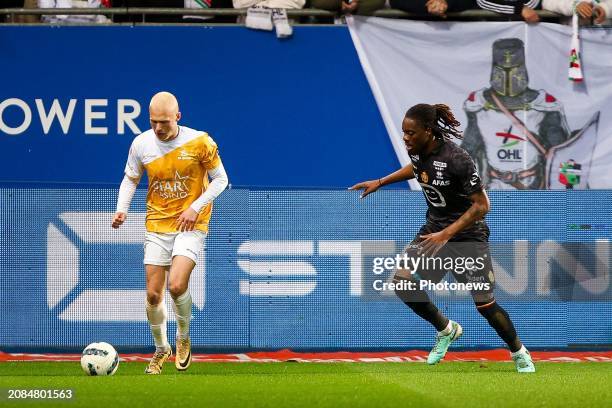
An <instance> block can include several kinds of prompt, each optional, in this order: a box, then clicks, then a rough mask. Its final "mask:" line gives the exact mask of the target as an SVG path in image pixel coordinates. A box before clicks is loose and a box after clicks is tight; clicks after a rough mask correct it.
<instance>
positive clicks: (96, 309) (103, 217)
mask: <svg viewBox="0 0 612 408" xmlns="http://www.w3.org/2000/svg"><path fill="white" fill-rule="evenodd" d="M113 214H114V213H111V212H65V213H61V214H59V216H58V218H57V219H56V220H54V221H53V222H50V223H49V224H48V225H47V306H48V308H49V310H50V311H51V313H53V314H56V315H57V316H58V317H59V319H61V320H67V321H146V320H147V317H146V314H145V312H144V306H143V305H144V301H145V299H146V290H145V288H144V271H143V266H142V263H140V264H139V265H137V266H134V268H138V269H137V270H134V271H133V272H131V273H139V274H142V279H143V282H142V289H131V288H125V287H122V282H123V281H124V274H125V273H127V272H130V271H128V270H126V268H130V266H129V265H122V263H121V260H118V263H119V265H121V266H119V268H120V270H118V269H117V266H116V265H115V266H113V265H112V264H111V263H110V262H109V264H108V265H100V264H99V263H100V261H99V259H105V257H103V256H102V251H103V252H112V251H114V250H116V246H117V245H133V244H138V245H142V244H143V237H144V234H145V229H144V218H145V213H130V215H129V217H128V220H127V221H126V223H125V225H123V226H122V227H121V228H120V229H118V230H114V229H112V228H111V227H110V224H109V223H110V220H111V219H112V217H113ZM113 247H115V249H113ZM88 249H89V250H88ZM84 257H96V259H94V260H91V259H89V260H86V259H84ZM106 258H107V257H106ZM199 259H200V260H201V262H198V264H197V265H196V267H195V268H194V270H193V273H192V275H191V281H190V288H191V289H192V290H191V295H192V298H193V304H194V306H195V307H196V308H197V309H199V310H202V309H204V303H205V290H204V289H205V275H206V274H205V269H204V265H205V263H206V262H205V259H204V250H203V248H202V249H201V250H200V253H199ZM85 261H89V262H85ZM92 261H93V262H92ZM86 265H96V267H95V268H93V267H87V266H86ZM94 269H95V270H94ZM101 270H102V271H103V273H104V275H105V276H104V277H99V274H100V273H101ZM91 277H95V279H94V280H97V281H100V280H102V279H103V285H102V286H103V288H100V287H99V285H98V286H97V287H91V286H92V285H91V284H90V283H89V282H91V279H88V278H91ZM168 318H169V319H171V320H174V319H175V317H174V312H173V311H172V308H169V311H168Z"/></svg>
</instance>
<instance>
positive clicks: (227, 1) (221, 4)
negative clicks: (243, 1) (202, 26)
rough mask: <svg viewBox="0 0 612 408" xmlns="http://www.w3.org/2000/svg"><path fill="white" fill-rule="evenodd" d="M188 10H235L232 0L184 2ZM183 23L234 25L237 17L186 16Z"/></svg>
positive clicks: (190, 0)
mask: <svg viewBox="0 0 612 408" xmlns="http://www.w3.org/2000/svg"><path fill="white" fill-rule="evenodd" d="M184 2H185V8H186V9H195V10H199V9H209V8H214V9H227V8H234V6H233V5H232V0H184ZM183 21H185V22H186V23H202V22H207V23H234V22H235V21H236V17H235V16H215V17H213V16H202V15H199V16H198V15H184V16H183Z"/></svg>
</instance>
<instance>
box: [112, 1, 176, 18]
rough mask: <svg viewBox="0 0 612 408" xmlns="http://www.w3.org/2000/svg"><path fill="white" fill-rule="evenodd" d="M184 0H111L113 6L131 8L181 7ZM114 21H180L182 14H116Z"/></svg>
mask: <svg viewBox="0 0 612 408" xmlns="http://www.w3.org/2000/svg"><path fill="white" fill-rule="evenodd" d="M183 5H184V0H113V7H127V8H128V9H132V8H183ZM113 20H114V21H115V22H116V23H127V22H129V23H142V22H145V23H180V22H182V21H183V16H182V15H177V14H147V15H145V16H144V18H143V16H142V14H131V15H125V14H116V15H115V16H114V18H113Z"/></svg>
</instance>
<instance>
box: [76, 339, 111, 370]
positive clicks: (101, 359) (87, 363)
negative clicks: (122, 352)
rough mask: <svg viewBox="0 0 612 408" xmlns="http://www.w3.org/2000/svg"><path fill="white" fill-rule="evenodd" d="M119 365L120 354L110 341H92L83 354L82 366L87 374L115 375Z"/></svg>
mask: <svg viewBox="0 0 612 408" xmlns="http://www.w3.org/2000/svg"><path fill="white" fill-rule="evenodd" d="M118 366H119V354H117V351H116V350H115V348H114V347H113V346H111V345H110V344H108V343H91V344H90V345H89V346H87V347H85V350H83V354H82V355H81V367H82V368H83V371H85V373H86V374H87V375H113V374H115V371H117V367H118Z"/></svg>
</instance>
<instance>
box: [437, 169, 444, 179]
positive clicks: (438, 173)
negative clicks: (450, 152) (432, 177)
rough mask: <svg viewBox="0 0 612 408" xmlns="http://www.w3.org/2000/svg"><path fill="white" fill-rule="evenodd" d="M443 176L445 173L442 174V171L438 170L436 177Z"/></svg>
mask: <svg viewBox="0 0 612 408" xmlns="http://www.w3.org/2000/svg"><path fill="white" fill-rule="evenodd" d="M443 177H444V174H442V172H441V171H440V170H438V171H436V178H439V179H441V178H443Z"/></svg>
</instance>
